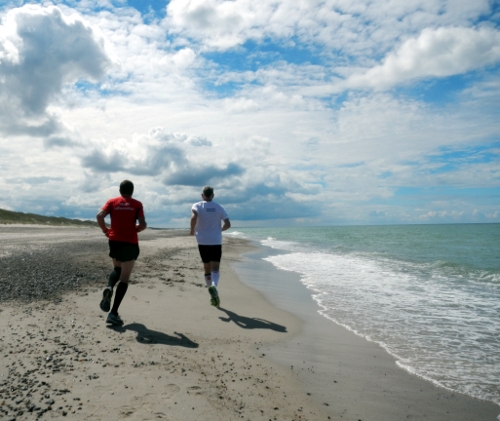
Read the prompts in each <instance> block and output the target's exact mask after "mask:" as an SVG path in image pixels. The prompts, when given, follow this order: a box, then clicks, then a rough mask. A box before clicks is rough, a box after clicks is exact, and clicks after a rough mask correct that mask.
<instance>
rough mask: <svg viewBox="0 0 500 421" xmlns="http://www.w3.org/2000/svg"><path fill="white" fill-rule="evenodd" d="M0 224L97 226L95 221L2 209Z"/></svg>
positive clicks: (0, 211) (0, 210)
mask: <svg viewBox="0 0 500 421" xmlns="http://www.w3.org/2000/svg"><path fill="white" fill-rule="evenodd" d="M0 224H35V225H58V226H75V225H76V226H87V227H88V226H92V227H96V226H98V225H97V222H95V221H80V220H79V219H69V218H62V217H60V216H42V215H36V214H34V213H23V212H12V211H8V210H4V209H0Z"/></svg>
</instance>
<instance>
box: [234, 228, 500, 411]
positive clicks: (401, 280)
mask: <svg viewBox="0 0 500 421" xmlns="http://www.w3.org/2000/svg"><path fill="white" fill-rule="evenodd" d="M230 235H234V236H239V237H243V238H248V239H250V240H253V241H256V242H259V243H260V244H261V245H263V246H265V247H270V248H272V249H275V250H274V252H273V253H270V255H269V256H268V257H266V258H264V259H265V260H268V261H269V262H271V263H272V264H273V265H275V266H276V267H277V268H280V269H283V270H288V271H293V272H297V273H298V274H299V275H300V277H301V281H302V282H303V283H304V284H305V285H306V286H307V288H308V289H309V290H310V291H311V294H312V296H313V298H314V300H315V301H316V302H317V303H318V304H319V308H320V311H319V312H320V314H321V315H323V316H324V317H326V318H327V319H329V320H331V321H332V322H335V323H338V324H340V325H342V326H345V327H346V328H347V329H349V330H351V331H353V332H355V333H356V334H358V335H360V336H362V337H365V338H366V339H368V340H370V341H373V342H376V343H378V344H380V345H381V346H382V347H384V348H385V349H386V350H387V351H388V352H389V353H390V354H392V355H393V356H394V357H395V358H396V360H397V364H398V365H399V366H401V367H402V368H404V369H406V370H408V371H409V372H411V373H413V374H415V375H418V376H421V377H423V378H425V379H427V380H429V381H431V382H433V383H435V384H437V385H439V386H441V387H444V388H447V389H450V390H453V391H457V392H461V393H464V394H467V395H470V396H473V397H476V398H480V399H484V400H488V401H492V402H495V403H496V404H498V405H500V224H457V225H455V224H453V225H451V224H450V225H398V226H348V227H314V228H310V227H309V228H247V229H243V228H241V229H240V228H237V229H234V230H232V233H231V234H230ZM276 250H277V251H279V253H277V254H276V252H275V251H276Z"/></svg>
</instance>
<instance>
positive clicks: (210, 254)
mask: <svg viewBox="0 0 500 421" xmlns="http://www.w3.org/2000/svg"><path fill="white" fill-rule="evenodd" d="M198 250H199V251H200V256H201V261H202V262H203V263H209V262H220V258H221V257H222V246H221V245H220V244H219V245H217V246H202V245H198Z"/></svg>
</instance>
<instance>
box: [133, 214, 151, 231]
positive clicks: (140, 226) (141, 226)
mask: <svg viewBox="0 0 500 421" xmlns="http://www.w3.org/2000/svg"><path fill="white" fill-rule="evenodd" d="M138 220H139V223H138V224H137V225H136V226H135V227H136V229H137V232H141V231H144V230H145V229H146V227H147V226H148V224H146V218H145V217H144V216H141V217H140V218H138Z"/></svg>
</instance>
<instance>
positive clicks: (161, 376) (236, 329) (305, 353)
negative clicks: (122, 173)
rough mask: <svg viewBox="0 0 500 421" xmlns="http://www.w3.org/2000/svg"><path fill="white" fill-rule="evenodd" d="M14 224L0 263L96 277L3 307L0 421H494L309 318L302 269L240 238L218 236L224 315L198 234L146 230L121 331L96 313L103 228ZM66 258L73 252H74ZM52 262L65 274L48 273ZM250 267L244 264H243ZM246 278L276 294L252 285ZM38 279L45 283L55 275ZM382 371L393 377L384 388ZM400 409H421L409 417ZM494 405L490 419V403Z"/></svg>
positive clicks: (486, 410) (313, 314)
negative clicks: (287, 267)
mask: <svg viewBox="0 0 500 421" xmlns="http://www.w3.org/2000/svg"><path fill="white" fill-rule="evenodd" d="M11 228H12V227H7V228H5V227H3V228H2V227H0V235H1V236H2V238H8V244H6V243H7V241H4V242H2V243H1V244H0V259H2V263H5V262H8V263H9V265H11V264H12V265H13V264H14V263H15V262H17V263H16V264H19V265H21V267H22V265H24V266H28V267H29V264H27V261H23V260H22V258H23V256H28V255H27V254H24V255H19V253H17V252H16V250H17V251H18V250H23V253H32V254H31V255H30V256H32V257H31V258H33V256H38V257H37V258H38V260H39V263H40V264H41V265H42V266H40V267H39V268H38V269H37V270H41V271H47V272H53V271H56V272H57V273H55V274H54V273H52V274H51V276H53V277H55V278H57V277H60V275H61V274H63V273H69V272H65V271H66V270H67V268H66V266H64V264H67V265H69V266H68V267H70V268H77V269H78V268H80V269H81V268H82V267H85V265H89V264H90V263H92V264H93V265H97V272H95V274H93V275H92V276H98V278H97V279H94V278H89V277H85V276H84V277H83V278H79V279H78V282H76V283H70V284H68V285H69V286H68V285H67V286H64V288H73V289H69V290H68V289H66V292H64V293H63V294H57V291H53V293H54V294H53V295H52V296H51V295H50V294H49V299H45V300H40V301H32V302H27V303H22V302H11V301H9V302H2V303H1V305H2V307H1V309H0V355H2V357H3V358H2V361H1V362H0V404H2V405H0V418H2V417H6V419H15V420H16V421H24V420H32V419H34V417H35V418H37V419H41V420H43V419H68V417H69V419H75V420H84V419H92V420H96V421H99V420H104V419H109V418H110V417H111V418H112V419H117V420H119V419H127V420H134V421H135V420H138V421H139V420H153V419H164V420H169V421H174V420H179V421H181V420H182V421H186V420H187V421H190V420H193V421H194V420H200V419H202V420H204V421H216V420H217V421H219V420H221V419H223V420H229V421H233V420H234V421H236V420H249V421H254V420H262V421H268V420H272V421H274V420H296V421H298V420H300V421H321V420H325V421H326V420H335V421H343V420H349V421H351V420H352V421H358V420H360V419H361V420H362V421H367V420H370V421H377V420H384V421H391V420H392V419H394V420H398V421H399V420H401V419H413V420H415V419H417V420H419V419H422V420H423V419H426V420H429V419H433V420H436V421H447V420H450V421H451V419H453V421H461V420H467V419H470V420H471V421H477V420H479V419H481V420H486V421H488V420H490V418H491V417H490V415H491V406H488V405H484V403H483V402H481V401H478V402H472V404H473V410H474V411H476V412H475V413H474V418H465V417H462V418H460V417H458V418H450V417H451V415H452V414H454V413H455V412H456V410H457V408H458V407H459V406H457V402H466V403H470V400H465V401H464V400H463V399H462V396H459V397H456V396H451V397H450V396H449V395H447V394H446V393H445V391H443V390H438V391H436V389H432V387H430V385H429V384H427V383H428V382H425V381H423V380H421V379H418V378H416V377H415V376H411V375H410V374H408V373H406V372H404V371H403V370H402V369H401V368H399V367H397V366H396V365H395V363H394V361H393V360H391V359H390V358H389V354H387V353H386V352H385V351H384V350H382V349H381V348H379V349H377V346H375V344H372V343H368V342H367V341H365V340H364V339H362V338H360V337H357V336H356V335H355V334H354V333H352V332H349V331H347V330H346V329H344V328H342V327H340V326H337V325H335V324H334V323H333V322H330V321H329V320H327V319H326V318H324V317H323V316H320V315H319V314H317V305H316V303H315V302H314V301H313V300H312V298H311V295H310V291H308V290H307V289H306V288H305V287H304V286H303V285H302V284H301V283H300V281H299V279H298V275H296V274H293V273H292V272H285V271H279V270H278V269H275V268H274V267H273V266H272V265H271V264H270V263H268V262H265V261H262V260H260V261H259V260H258V259H257V260H255V259H254V257H255V253H257V254H258V253H263V252H264V249H263V248H262V247H255V245H254V244H252V243H251V242H249V241H248V240H244V239H237V238H236V239H235V238H231V237H229V238H227V237H225V240H224V245H223V259H222V263H221V281H220V284H219V293H220V296H221V307H220V308H219V309H216V308H215V307H213V306H210V304H209V294H208V292H207V291H206V288H205V286H204V280H203V271H202V265H201V262H200V259H199V255H198V250H197V248H196V241H195V240H194V238H193V237H190V236H189V235H187V231H182V230H146V231H145V232H143V233H141V234H140V249H141V254H140V256H139V259H138V261H137V263H136V268H135V269H134V273H133V275H132V282H131V285H130V288H129V290H128V292H127V295H126V296H125V299H124V301H123V303H122V306H121V307H120V314H121V316H122V318H123V320H124V322H125V325H124V326H122V327H111V326H108V325H106V324H105V317H106V313H103V312H102V311H101V310H100V309H99V306H98V304H99V301H100V299H101V294H102V288H103V287H104V286H105V285H106V283H107V275H108V274H109V271H110V270H111V262H110V259H109V257H107V253H106V251H105V250H106V239H105V238H104V237H103V236H102V234H101V232H100V230H98V229H96V230H92V229H90V230H88V229H86V228H66V227H55V228H53V229H52V228H46V227H42V228H38V227H31V228H26V227H25V226H23V227H22V229H19V230H16V229H14V230H12V229H11ZM83 233H84V234H83ZM75 250H79V251H80V252H81V254H77V255H75V254H74V251H75ZM248 253H251V254H252V255H253V257H252V259H253V260H249V257H248ZM40 256H41V257H43V258H40ZM16 259H17V260H16ZM46 259H48V260H46ZM58 259H62V263H60V265H62V266H58V265H54V262H56V263H57V262H59V260H58ZM35 260H36V259H35ZM58 264H59V263H58ZM43 265H45V266H43ZM82 265H83V266H82ZM245 265H248V266H249V267H248V268H247V269H242V267H244V266H245ZM92 267H93V266H92ZM245 270H247V273H245ZM96 274H97V275H96ZM248 278H250V279H253V280H258V281H259V282H261V283H262V285H263V286H267V287H269V288H271V289H274V290H275V291H274V292H272V291H266V290H265V289H264V290H263V289H262V286H260V287H258V286H256V285H255V284H253V285H249V284H248ZM47 279H48V285H50V284H51V282H50V279H52V278H50V277H49V278H47ZM270 279H272V280H273V282H269V280H270ZM11 282H12V283H14V284H16V283H17V282H19V280H18V279H11ZM283 282H285V284H283ZM21 285H22V286H23V287H26V288H28V287H29V288H35V287H36V284H30V283H24V284H21ZM49 292H50V290H49ZM284 292H286V294H284ZM28 296H31V295H29V294H28ZM290 306H291V309H288V308H287V307H290ZM315 306H316V307H315ZM297 309H300V311H297ZM325 331H326V332H327V334H325ZM374 357H375V358H374ZM332 361H333V362H335V363H336V364H334V365H333V367H332ZM292 365H293V367H291V366H292ZM385 375H387V376H388V378H389V379H388V380H384V381H381V379H382V376H383V377H386V376H385ZM395 378H396V379H402V380H401V383H396V384H397V385H398V386H401V387H402V388H403V389H402V390H400V391H397V392H398V393H399V394H398V393H396V394H392V393H389V392H388V391H387V390H380V389H381V388H388V387H389V386H390V384H391V382H393V380H394V379H395ZM384 382H385V383H384ZM360 385H361V387H360ZM415 385H417V387H418V386H419V385H423V386H422V387H423V388H424V389H425V393H424V394H425V396H424V397H422V396H420V395H421V394H422V392H420V391H419V392H418V393H415V394H413V393H412V390H414V389H412V387H415ZM434 388H435V386H434ZM429 390H430V391H434V392H433V393H437V394H433V393H430V392H428V391H429ZM414 395H417V396H414ZM436 399H437V400H438V403H436V402H435V401H436ZM470 399H472V398H470ZM472 400H473V401H477V400H474V399H472ZM346 405H347V406H346ZM408 405H414V406H418V405H422V406H424V408H423V411H420V412H418V411H413V410H412V411H408V408H407V406H408ZM432 405H438V406H439V408H440V410H443V411H449V416H450V417H440V415H439V414H440V413H439V412H432V411H431V412H429V411H424V410H426V409H427V408H425V406H429V407H430V406H432ZM474 405H476V406H474ZM387 408H398V409H400V410H401V411H399V412H397V411H396V412H395V411H394V410H391V411H392V413H393V416H394V417H393V418H391V417H390V416H391V412H390V411H388V409H387ZM494 408H495V417H496V415H497V414H498V407H496V405H495V406H494ZM369 411H371V412H369ZM465 411H469V413H470V409H467V408H465ZM368 412H369V413H368ZM424 413H425V414H424ZM401 414H404V417H402V416H400V415H401ZM436 414H438V416H436ZM407 415H411V418H407ZM424 415H426V416H424ZM462 415H463V414H462ZM398 416H400V417H399V418H397V417H398ZM495 420H496V418H491V421H495Z"/></svg>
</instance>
